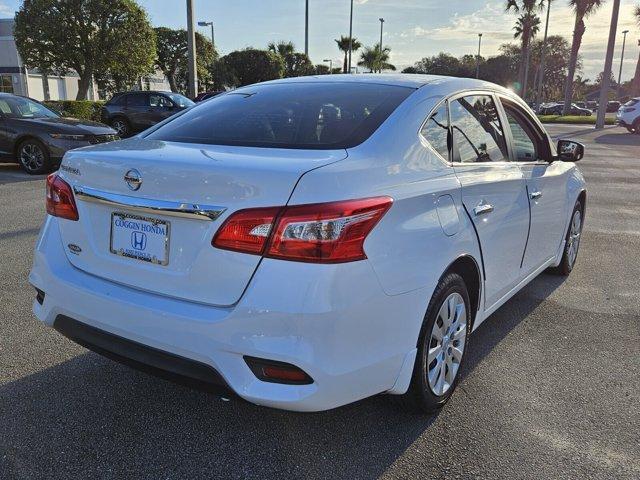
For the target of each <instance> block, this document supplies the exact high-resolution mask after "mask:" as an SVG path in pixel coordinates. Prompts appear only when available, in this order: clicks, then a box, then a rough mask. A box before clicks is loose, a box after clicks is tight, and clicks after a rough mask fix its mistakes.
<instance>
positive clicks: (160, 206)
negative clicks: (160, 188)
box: [73, 186, 226, 221]
mask: <svg viewBox="0 0 640 480" xmlns="http://www.w3.org/2000/svg"><path fill="white" fill-rule="evenodd" d="M73 192H74V193H75V194H76V197H77V198H79V199H80V200H84V201H86V202H93V203H102V204H105V205H110V206H112V207H118V208H130V209H133V210H142V211H146V212H150V213H156V214H160V215H170V216H173V217H185V218H193V219H199V220H212V221H213V220H216V219H217V218H218V217H219V216H220V215H222V214H223V213H224V211H225V210H226V208H225V207H219V206H215V205H197V204H194V203H181V202H169V201H165V200H151V199H148V198H139V197H131V196H128V195H121V194H119V193H109V192H103V191H101V190H96V189H94V188H89V187H79V186H74V187H73Z"/></svg>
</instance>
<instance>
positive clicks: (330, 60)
mask: <svg viewBox="0 0 640 480" xmlns="http://www.w3.org/2000/svg"><path fill="white" fill-rule="evenodd" d="M322 61H323V62H329V75H331V74H332V73H333V60H332V59H330V58H325V59H324V60H322Z"/></svg>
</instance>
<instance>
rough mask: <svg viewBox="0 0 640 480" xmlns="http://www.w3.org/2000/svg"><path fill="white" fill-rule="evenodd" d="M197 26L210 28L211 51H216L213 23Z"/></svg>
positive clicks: (199, 23)
mask: <svg viewBox="0 0 640 480" xmlns="http://www.w3.org/2000/svg"><path fill="white" fill-rule="evenodd" d="M198 26H200V27H211V45H212V46H213V49H214V50H215V49H216V41H215V39H214V36H213V22H198Z"/></svg>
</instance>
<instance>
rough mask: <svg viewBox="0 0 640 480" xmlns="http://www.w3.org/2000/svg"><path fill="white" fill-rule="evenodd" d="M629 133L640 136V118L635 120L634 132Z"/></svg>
mask: <svg viewBox="0 0 640 480" xmlns="http://www.w3.org/2000/svg"><path fill="white" fill-rule="evenodd" d="M629 131H630V132H631V133H635V134H636V135H640V118H638V119H636V120H634V122H633V127H632V130H629Z"/></svg>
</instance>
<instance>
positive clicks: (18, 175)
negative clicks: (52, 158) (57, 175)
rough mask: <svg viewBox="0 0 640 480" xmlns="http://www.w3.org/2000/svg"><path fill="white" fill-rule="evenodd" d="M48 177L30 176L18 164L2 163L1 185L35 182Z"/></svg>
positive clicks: (0, 170) (0, 169) (0, 166)
mask: <svg viewBox="0 0 640 480" xmlns="http://www.w3.org/2000/svg"><path fill="white" fill-rule="evenodd" d="M44 178H47V175H46V174H44V175H29V174H28V173H26V172H25V171H24V170H22V168H21V167H20V165H18V164H17V163H0V185H3V184H7V183H20V182H34V181H38V180H42V179H44Z"/></svg>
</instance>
